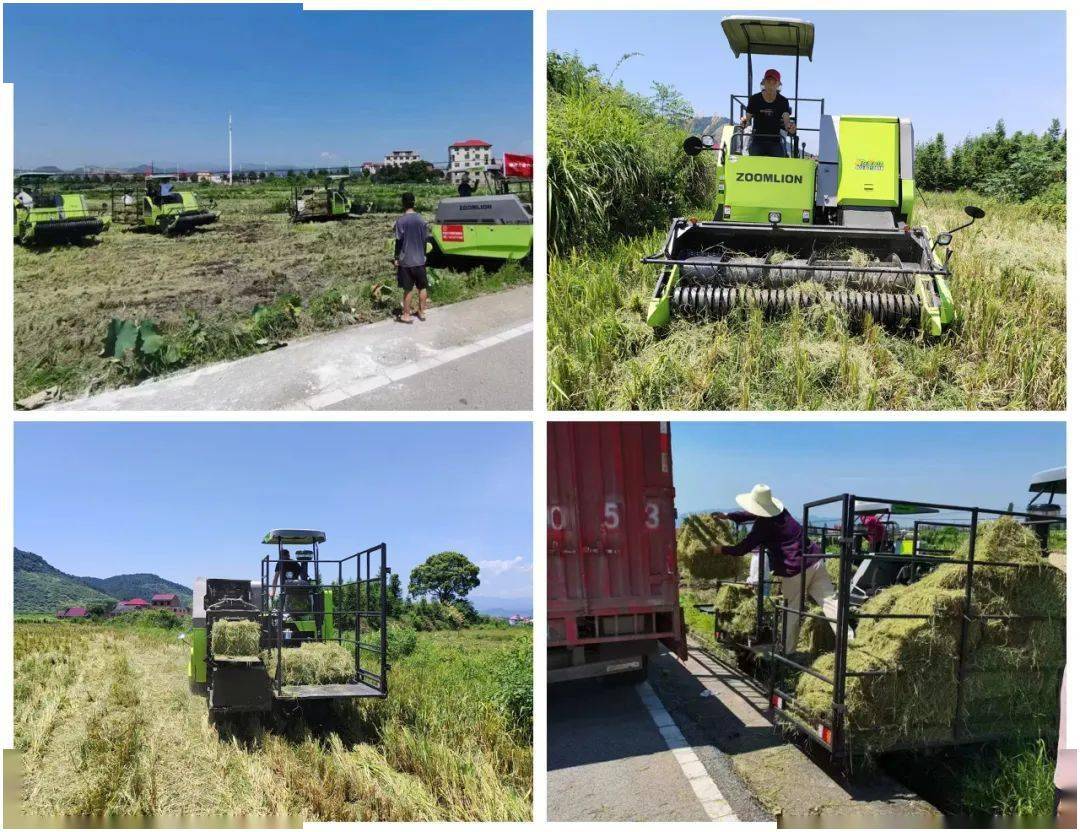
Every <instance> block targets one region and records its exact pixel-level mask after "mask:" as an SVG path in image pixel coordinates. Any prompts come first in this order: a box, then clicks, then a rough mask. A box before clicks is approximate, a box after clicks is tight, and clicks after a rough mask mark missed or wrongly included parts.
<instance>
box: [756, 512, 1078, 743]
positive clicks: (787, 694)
mask: <svg viewBox="0 0 1080 832" xmlns="http://www.w3.org/2000/svg"><path fill="white" fill-rule="evenodd" d="M856 500H859V501H867V502H874V503H888V504H892V503H905V504H909V505H914V506H918V507H921V508H924V509H934V510H937V511H943V512H951V513H954V514H957V515H960V516H961V517H965V518H966V519H965V520H963V521H959V522H951V521H923V520H919V521H916V525H917V528H916V531H915V536H914V545H913V547H912V552H911V553H910V554H894V553H865V552H860V551H859V549H858V547H857V546H856V530H855V517H856V514H855V502H856ZM837 504H838V505H839V506H840V507H841V516H842V519H841V523H840V527H839V529H835V530H830V535H829V538H830V539H829V540H828V541H827V542H828V543H829V546H823V545H820V538H819V537H817V538H816V539H815V542H817V543H819V548H821V549H822V552H821V553H820V554H818V553H811V552H810V551H809V550H810V540H811V535H810V534H809V533H807V532H805V531H804V536H803V551H802V553H801V554H800V558H801V559H802V560H803V562H804V563H805V559H806V558H807V556H808V555H811V554H812V556H813V557H820V558H822V559H824V560H838V561H839V564H840V569H839V579H838V586H837V610H836V619H835V621H833V620H832V619H830V618H828V617H827V616H825V615H823V614H821V613H815V612H810V611H809V610H807V609H806V601H805V597H806V570H805V568H804V569H803V570H802V571H801V575H800V597H799V599H798V603H797V604H793V603H792V601H791V600H790V599H784V603H783V604H778V605H776V607H775V609H774V612H773V628H772V629H773V645H772V650H771V652H770V653H769V654H768V656H767V658H768V661H769V687H768V692H769V706H770V713H771V715H772V719H773V722H774V724H777V725H780V724H784V725H788V726H789V727H791V728H794V729H795V730H796V731H797V732H799V733H800V734H802V735H804V736H806V737H807V738H809V739H810V740H811V741H812V742H814V743H815V744H817V745H819V746H821V747H823V748H824V749H825V750H826V751H827V752H828V753H829V754H831V755H832V757H833V759H834V760H840V761H844V760H847V761H851V760H852V759H853V758H855V757H858V756H862V755H864V754H865V753H867V750H868V746H865V745H864V744H862V743H860V739H861V736H856V735H855V734H854V732H852V731H850V730H849V725H848V724H847V720H846V716H847V707H846V703H847V694H848V684H849V680H850V679H853V678H857V677H860V676H876V675H888V674H889V673H891V672H893V671H889V670H864V671H853V670H849V669H848V658H849V646H850V640H849V636H850V628H851V627H857V626H858V624H859V622H860V621H861V620H864V619H866V620H869V619H923V620H930V619H932V618H934V617H935V616H934V615H932V614H925V615H921V614H897V613H869V612H865V611H863V610H861V609H859V608H858V604H857V603H854V602H853V600H852V597H851V585H852V577H853V574H854V570H855V567H856V564H855V561H856V559H858V560H860V561H862V560H867V559H869V560H871V561H881V562H894V563H895V562H903V563H905V564H914V565H916V569H915V570H913V571H912V573H913V574H912V579H914V576H915V573H917V572H919V570H920V568H923V569H924V570H925V572H929V571H932V570H933V569H935V568H937V567H939V566H941V565H943V564H953V565H959V566H963V567H965V572H964V603H963V609H962V612H961V613H960V634H959V642H958V658H957V662H956V679H957V689H956V700H955V702H954V703H953V709H952V713H953V716H952V721H951V726H950V734H951V736H950V737H949V738H948V739H944V740H942V739H938V740H934V741H927V742H910V743H906V744H904V745H902V746H901V745H891V746H890V749H891V750H899V749H900V748H901V747H903V748H906V749H914V748H929V747H932V746H936V745H958V744H965V743H971V742H987V741H992V740H995V739H1001V738H1003V737H1004V736H1006V734H998V735H989V734H976V733H973V732H971V731H969V730H967V728H966V726H965V721H964V717H963V715H964V697H965V693H966V687H965V683H966V682H967V677H968V674H969V672H970V671H971V667H970V666H969V657H968V650H969V638H968V636H969V631H970V628H971V627H972V626H975V625H976V624H977V623H978V622H980V621H989V620H996V621H1060V622H1061V624H1062V638H1063V639H1064V629H1065V628H1064V619H1063V618H1061V617H1060V616H1052V615H1046V616H1033V615H983V614H974V611H973V609H972V593H973V585H974V579H975V575H976V570H983V569H1003V568H1017V569H1019V568H1022V567H1024V566H1029V565H1030V564H1024V563H1019V562H1012V561H997V560H976V558H975V544H976V537H977V533H978V528H979V523H980V522H985V521H986V520H989V519H996V518H1000V517H1013V518H1018V519H1020V520H1021V521H1022V522H1024V523H1025V524H1027V525H1038V524H1040V523H1044V522H1045V521H1046V519H1047V518H1045V517H1040V516H1039V515H1037V514H1033V513H1029V512H1022V511H1011V510H994V509H985V508H978V507H971V506H957V505H949V504H944V503H924V502H918V501H912V500H896V499H889V498H881V497H865V496H861V495H859V496H857V495H854V494H838V495H835V496H832V497H826V498H824V499H822V500H815V501H813V502H810V503H806V504H805V505H804V506H803V515H802V520H803V528H804V530H807V529H810V528H811V526H810V520H809V518H810V511H811V509H820V508H822V507H825V506H830V505H837ZM1053 522H1054V523H1056V524H1059V525H1061V526H1064V524H1065V520H1064V518H1060V517H1059V518H1053ZM930 527H939V528H957V529H961V530H963V532H965V533H964V534H963V537H962V539H961V546H960V547H958V548H957V549H952V550H950V551H948V552H943V551H939V550H938V549H937V547H921V546H920V545H919V543H918V541H919V535H920V534H925V531H926V529H927V528H930ZM830 548H831V549H833V552H830V551H829V549H830ZM958 552H962V553H963V554H960V555H958ZM1044 554H1045V552H1044ZM950 555H951V556H950ZM925 572H924V574H925ZM805 619H817V620H821V621H827V622H829V624H830V625H835V626H834V629H835V635H836V638H835V647H834V650H833V658H834V661H833V670H832V673H831V674H829V675H827V674H824V673H821V672H819V671H817V670H815V669H814V668H813V667H812V666H811V663H812V662H813V660H814V658H815V657H811V658H810V659H808V660H807V662H808V663H804V662H802V661H800V660H799V659H798V658H797V657H796V656H794V655H790V654H786V653H785V650H784V645H785V644H786V642H787V633H788V628H789V626H792V621H793V620H797V621H798V623H799V625H800V626H801V625H802V623H803V621H804V620H805ZM781 670H788V671H795V672H797V673H805V674H809V675H810V676H813V677H814V678H816V679H819V680H820V681H822V682H823V683H825V684H826V685H828V686H829V687H830V688H831V691H832V700H831V707H830V714H829V715H828V716H821V715H820V714H816V715H815V714H812V713H811V712H810V711H809V709H807V708H806V707H805V706H804V705H803V704H802V703H800V702H799V700H798V698H797V696H796V694H795V692H794V690H793V689H792V690H787V689H785V687H784V685H783V684H782V682H781V680H780V678H779V673H780V671H781ZM861 734H862V731H861V730H860V735H861Z"/></svg>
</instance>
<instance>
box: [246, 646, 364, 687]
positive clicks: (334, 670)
mask: <svg viewBox="0 0 1080 832" xmlns="http://www.w3.org/2000/svg"><path fill="white" fill-rule="evenodd" d="M263 664H265V665H266V667H267V668H268V669H269V671H270V675H271V676H273V675H274V674H275V673H276V672H277V651H276V650H268V651H266V652H265V653H264V654H263ZM354 675H355V670H354V667H353V655H352V653H351V652H350V651H349V649H348V648H347V647H345V646H343V645H341V644H338V643H337V642H334V641H327V642H307V643H304V644H301V645H300V646H299V647H287V648H285V649H283V650H282V651H281V681H282V684H286V685H331V684H340V683H343V682H348V681H350V680H351V679H352V678H353V676H354Z"/></svg>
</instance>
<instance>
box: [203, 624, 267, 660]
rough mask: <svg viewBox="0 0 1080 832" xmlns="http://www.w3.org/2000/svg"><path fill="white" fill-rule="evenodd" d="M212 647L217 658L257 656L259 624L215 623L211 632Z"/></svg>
mask: <svg viewBox="0 0 1080 832" xmlns="http://www.w3.org/2000/svg"><path fill="white" fill-rule="evenodd" d="M210 646H211V649H212V650H213V652H214V655H215V656H220V657H225V656H257V655H258V654H259V622H257V621H215V622H214V626H213V628H212V629H211V631H210Z"/></svg>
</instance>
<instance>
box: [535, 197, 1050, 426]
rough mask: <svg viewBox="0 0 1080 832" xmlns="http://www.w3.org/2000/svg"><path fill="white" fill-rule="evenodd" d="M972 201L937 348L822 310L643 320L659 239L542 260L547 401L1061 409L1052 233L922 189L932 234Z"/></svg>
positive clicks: (1035, 220)
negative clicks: (976, 213) (974, 215)
mask: <svg viewBox="0 0 1080 832" xmlns="http://www.w3.org/2000/svg"><path fill="white" fill-rule="evenodd" d="M969 203H975V204H981V205H982V206H983V207H984V208H985V209H986V210H987V217H986V219H984V220H982V221H980V222H978V223H976V225H975V226H973V227H972V228H970V229H966V230H965V231H962V232H960V233H958V234H957V235H956V238H955V240H956V241H955V247H954V252H955V253H954V256H953V258H952V262H951V268H952V270H953V277H952V280H951V283H950V285H951V288H952V292H953V297H954V301H955V304H956V308H957V312H958V320H957V322H956V323H955V324H954V325H953V327H952V328H951V330H949V331H948V332H947V333H946V335H945V336H944V337H942V338H940V339H930V338H925V337H923V336H921V335H916V336H902V335H896V334H892V333H889V332H887V331H885V330H884V329H882V328H881V327H878V326H876V325H870V326H867V327H865V328H861V329H858V330H856V331H852V330H851V329H850V328H849V327H848V325H847V324H846V323H845V322H844V321H843V320H841V319H840V317H839V316H838V315H836V314H835V313H833V312H831V311H829V310H828V309H825V308H810V309H808V310H797V311H795V312H793V313H792V314H791V315H789V316H786V317H782V318H778V319H775V320H766V319H765V318H764V317H763V316H762V314H761V312H760V310H746V311H743V312H737V313H735V314H732V315H730V316H728V317H727V318H725V319H723V320H720V321H704V322H703V321H689V320H676V321H675V322H674V323H673V325H672V326H671V328H670V330H669V331H667V332H666V333H664V334H657V333H656V332H654V331H653V330H652V329H651V328H650V327H649V326H648V325H647V324H646V323H645V312H646V309H647V306H648V301H649V298H650V296H651V294H652V291H653V288H654V286H655V281H656V278H657V271H656V268H655V267H650V266H645V265H643V264H642V263H641V262H640V260H641V257H642V256H644V255H646V254H651V253H653V252H655V251H656V250H657V249H658V248H659V247H660V245H661V243H662V240H663V237H664V233H663V232H659V231H658V232H653V233H651V234H647V235H643V236H640V237H637V238H636V239H633V240H629V241H625V242H621V243H618V244H615V245H612V246H610V247H607V248H605V249H594V250H591V251H588V252H582V251H570V252H567V253H565V254H562V255H560V256H554V257H551V258H549V268H548V404H549V406H550V407H551V408H553V409H562V410H593V409H619V410H622V409H626V410H654V409H672V410H698V409H710V410H711V409H716V410H746V409H751V410H756V409H763V410H786V409H799V410H809V409H838V410H873V409H895V410H923V409H927V410H939V409H966V410H978V409H992V410H1004V409H1022V410H1061V409H1063V408H1064V407H1065V328H1066V324H1065V231H1064V227H1063V226H1062V225H1060V224H1058V223H1056V222H1053V221H1050V220H1047V219H1045V218H1043V217H1042V216H1041V215H1039V214H1038V212H1036V211H1034V210H1033V209H1031V207H1030V206H1026V205H1018V204H1014V203H1005V202H995V201H993V200H988V199H986V198H983V197H977V196H976V195H974V194H971V193H969V192H960V193H955V194H950V193H941V194H926V195H925V196H924V197H923V198H921V199H920V203H919V206H918V216H917V217H916V222H917V223H919V224H925V225H927V226H928V227H929V228H930V230H931V231H932V232H937V231H942V230H945V229H947V228H949V227H951V226H952V225H956V224H958V221H959V220H961V219H962V218H963V214H962V211H961V209H962V207H963V205H965V204H969Z"/></svg>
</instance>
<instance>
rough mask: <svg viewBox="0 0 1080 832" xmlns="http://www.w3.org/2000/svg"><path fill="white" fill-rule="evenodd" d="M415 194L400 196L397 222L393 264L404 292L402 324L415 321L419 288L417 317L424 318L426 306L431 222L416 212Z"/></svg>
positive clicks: (399, 317)
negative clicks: (414, 299)
mask: <svg viewBox="0 0 1080 832" xmlns="http://www.w3.org/2000/svg"><path fill="white" fill-rule="evenodd" d="M415 206H416V197H415V196H413V195H412V194H411V193H403V194H402V195H401V207H402V208H403V209H404V211H405V213H403V214H402V215H401V216H400V217H398V218H397V219H396V220H395V221H394V266H395V267H396V268H397V279H398V286H400V287H401V289H402V291H403V292H404V293H405V297H404V299H403V300H402V302H401V314H400V315H399V316H398V320H399V321H401V322H402V323H403V324H411V323H412V294H413V290H414V289H419V290H420V308H419V311H418V312H417V313H416V317H417V318H419V319H420V320H421V321H423V320H425V319H424V307H425V306H426V305H427V289H428V279H427V238H428V225H427V223H426V222H424V218H423V217H421V216H420V215H419V214H418V213H416V209H415Z"/></svg>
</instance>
